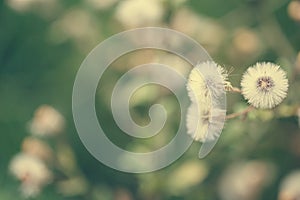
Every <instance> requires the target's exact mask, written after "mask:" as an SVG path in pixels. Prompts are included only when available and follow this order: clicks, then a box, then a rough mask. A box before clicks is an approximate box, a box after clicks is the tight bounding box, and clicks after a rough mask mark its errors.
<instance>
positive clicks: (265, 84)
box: [256, 76, 274, 92]
mask: <svg viewBox="0 0 300 200" xmlns="http://www.w3.org/2000/svg"><path fill="white" fill-rule="evenodd" d="M256 86H257V88H258V89H259V90H261V91H262V92H268V91H270V89H271V88H273V87H274V81H273V79H272V78H271V77H269V76H264V77H260V78H259V79H258V80H257V84H256Z"/></svg>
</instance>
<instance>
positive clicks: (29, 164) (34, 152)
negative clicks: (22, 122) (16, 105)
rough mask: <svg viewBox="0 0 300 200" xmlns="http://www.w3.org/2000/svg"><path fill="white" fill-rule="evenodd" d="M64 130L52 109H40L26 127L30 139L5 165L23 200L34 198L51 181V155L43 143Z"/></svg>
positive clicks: (56, 112)
mask: <svg viewBox="0 0 300 200" xmlns="http://www.w3.org/2000/svg"><path fill="white" fill-rule="evenodd" d="M63 127H64V118H63V116H62V115H61V114H60V113H59V112H58V111H57V110H56V109H54V108H53V107H51V106H48V105H43V106H40V107H39V108H38V109H37V110H36V111H35V114H34V117H33V119H32V120H31V122H30V124H29V131H30V132H31V134H32V135H31V136H28V137H26V138H25V139H24V140H23V143H22V151H21V152H20V153H18V154H17V155H15V156H14V157H13V158H12V160H11V162H10V165H9V170H10V172H11V174H12V175H14V176H15V177H16V179H18V180H19V181H20V182H21V187H20V190H21V192H22V194H23V196H24V197H35V196H37V195H38V194H39V193H40V191H41V190H42V189H43V188H44V187H45V186H46V185H47V184H49V183H51V182H52V181H53V173H52V170H51V167H52V166H53V161H54V152H53V149H52V148H51V147H50V145H49V144H48V143H47V142H46V141H45V139H47V137H46V136H48V137H50V136H56V135H57V134H58V133H60V132H62V130H63Z"/></svg>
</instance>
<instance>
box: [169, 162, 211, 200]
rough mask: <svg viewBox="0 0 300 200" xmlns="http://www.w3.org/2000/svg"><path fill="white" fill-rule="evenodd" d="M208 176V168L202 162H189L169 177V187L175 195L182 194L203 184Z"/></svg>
mask: <svg viewBox="0 0 300 200" xmlns="http://www.w3.org/2000/svg"><path fill="white" fill-rule="evenodd" d="M207 174H208V168H207V166H206V165H205V164H204V163H202V162H200V161H188V162H185V163H184V164H183V165H181V166H179V167H178V168H176V169H175V171H174V172H172V173H170V174H169V177H167V187H168V190H169V191H170V193H172V194H174V195H178V194H182V193H183V192H185V191H187V190H188V189H189V188H190V187H192V186H194V185H197V184H199V183H201V182H202V181H203V180H204V179H205V178H206V176H207Z"/></svg>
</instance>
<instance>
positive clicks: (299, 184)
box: [278, 170, 300, 200]
mask: <svg viewBox="0 0 300 200" xmlns="http://www.w3.org/2000/svg"><path fill="white" fill-rule="evenodd" d="M299 199H300V170H297V171H294V172H291V173H290V174H288V175H287V176H286V177H285V178H284V180H283V181H282V183H281V186H280V190H279V197H278V200H299Z"/></svg>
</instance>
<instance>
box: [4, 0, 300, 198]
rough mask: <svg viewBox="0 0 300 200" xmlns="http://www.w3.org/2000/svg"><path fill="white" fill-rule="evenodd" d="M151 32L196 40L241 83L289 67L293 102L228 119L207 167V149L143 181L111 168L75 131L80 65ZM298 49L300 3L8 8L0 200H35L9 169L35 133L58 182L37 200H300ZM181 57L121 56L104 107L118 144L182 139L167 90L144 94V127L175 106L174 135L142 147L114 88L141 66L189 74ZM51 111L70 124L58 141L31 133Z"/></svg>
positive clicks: (177, 0)
mask: <svg viewBox="0 0 300 200" xmlns="http://www.w3.org/2000/svg"><path fill="white" fill-rule="evenodd" d="M144 26H159V27H168V28H172V29H175V30H178V31H181V32H184V33H186V34H187V35H189V36H190V37H192V38H194V39H195V40H197V41H198V42H199V43H200V44H202V45H203V46H204V47H205V49H206V50H207V51H208V52H209V54H210V55H211V56H212V58H213V59H214V60H215V61H217V62H218V63H220V64H221V65H222V66H225V68H227V69H228V70H229V71H230V75H229V77H230V80H231V81H232V83H233V85H235V86H239V81H240V78H241V75H242V73H243V72H244V71H245V69H246V68H247V67H248V66H250V65H252V64H255V63H256V62H258V61H270V62H275V63H277V64H280V65H281V66H282V68H283V69H284V70H286V71H287V73H288V78H289V83H290V89H289V94H288V97H287V99H286V100H285V101H284V102H283V103H282V104H281V105H280V106H279V107H277V108H275V109H274V110H271V111H253V112H251V113H250V114H249V115H248V117H247V118H246V119H241V118H237V119H232V120H229V121H228V122H226V125H225V129H224V130H223V133H222V136H221V138H220V140H219V142H218V144H217V146H216V147H215V149H214V150H213V152H212V153H211V154H210V155H209V156H208V157H207V158H205V159H204V160H199V159H198V158H197V154H198V150H199V147H200V144H199V143H196V142H195V143H194V144H193V145H192V146H191V148H190V149H189V150H188V152H186V154H185V155H184V156H182V157H181V158H180V159H179V160H178V161H176V162H175V163H174V164H172V165H171V166H169V167H166V168H164V169H162V170H159V171H157V172H153V173H147V174H139V175H136V174H128V173H123V172H119V171H116V170H113V169H110V168H108V167H106V166H104V165H103V164H101V163H100V162H98V161H97V160H96V159H94V158H93V157H92V156H91V155H90V154H89V153H88V152H87V150H86V149H85V148H84V146H83V144H82V143H81V141H80V139H79V137H78V135H77V133H76V130H75V126H74V123H73V118H72V111H71V105H72V87H73V82H74V79H75V76H76V72H77V70H78V69H79V66H80V64H81V62H82V61H83V59H84V58H85V57H86V56H87V54H88V53H89V52H90V51H91V50H92V49H93V48H94V47H95V46H96V45H97V44H99V43H100V42H101V41H103V40H104V39H106V38H109V37H110V36H112V35H113V34H116V33H119V32H121V31H124V30H128V29H130V28H135V27H144ZM299 50H300V2H299V1H288V0H227V1H220V0H203V1H198V0H186V1H185V0H122V1H119V0H86V1H80V0H69V1H59V0H6V1H0V102H1V103H0V127H1V129H0V130H1V134H0V137H1V138H0V148H1V151H0V172H1V173H0V199H1V200H6V199H7V200H10V199H23V198H26V197H25V196H24V194H22V192H21V191H20V188H19V186H20V180H18V178H17V179H16V178H15V177H14V175H13V173H12V172H11V171H12V170H11V169H10V162H11V160H12V159H13V157H14V156H15V155H16V154H18V153H19V152H21V151H23V152H25V153H26V152H27V153H28V152H30V150H28V149H26V148H27V147H24V146H26V145H24V141H25V140H26V138H27V139H28V138H29V137H31V138H37V139H38V140H41V141H43V142H44V143H45V144H47V145H49V146H50V148H51V149H52V150H51V151H52V154H53V155H52V156H53V157H54V159H52V160H51V161H50V162H48V161H47V162H46V163H47V166H48V168H49V170H51V172H52V180H51V181H50V182H49V183H47V184H45V186H44V187H42V188H41V191H40V193H39V194H36V195H33V196H31V197H28V198H32V199H41V200H43V199H72V200H73V199H74V200H75V199H91V200H93V199H95V200H98V199H99V200H102V199H103V200H109V199H115V200H130V199H141V200H148V199H149V200H160V199H162V200H181V199H184V200H199V199H204V200H212V199H225V200H235V199H241V200H252V199H264V200H265V199H280V200H297V199H300V178H299V175H298V179H295V180H292V181H290V180H289V179H288V178H286V177H287V176H288V175H289V174H290V173H292V172H293V171H294V172H295V171H296V172H295V173H296V175H297V173H298V174H299V171H297V170H300V131H299V124H298V115H300V114H299V110H298V107H299V97H300V93H299V89H300V88H299V87H300V85H299V72H300V56H299V53H298V52H299ZM175 57H176V56H174V55H169V54H167V53H165V52H160V51H157V50H140V51H137V52H133V53H130V54H128V55H125V56H123V57H121V58H119V59H118V60H116V61H115V62H114V63H113V64H112V66H111V67H110V68H109V70H107V71H106V76H105V77H106V78H104V79H103V80H101V82H100V85H99V88H98V91H97V98H96V104H97V106H96V107H97V112H98V116H100V117H101V118H102V120H101V123H102V124H103V126H104V129H105V130H108V131H109V132H110V135H108V137H110V138H111V139H112V140H113V141H114V142H115V143H117V144H118V145H119V146H121V147H124V148H127V149H129V150H134V151H147V150H151V149H157V148H158V147H161V146H163V145H164V144H166V143H167V142H168V141H169V140H170V139H171V138H172V137H173V135H174V133H176V129H177V127H178V124H179V117H178V115H177V114H178V111H179V108H178V102H177V100H176V98H175V97H174V96H173V95H171V94H170V93H169V92H168V90H167V89H165V88H162V87H158V86H146V87H144V88H142V89H141V91H139V92H137V93H136V96H135V97H134V98H133V101H134V102H133V104H134V106H132V109H131V112H132V115H133V118H134V119H135V120H136V121H137V123H139V124H147V122H149V118H148V116H147V113H148V108H149V107H150V106H151V105H152V104H153V103H161V104H162V105H164V106H165V107H166V108H167V110H168V116H169V118H168V121H167V124H166V127H164V129H163V130H162V132H163V133H166V134H165V135H167V136H165V135H164V136H158V137H156V138H153V139H152V140H150V141H142V142H141V143H140V141H139V140H132V139H130V138H129V137H128V136H126V135H125V134H123V133H122V132H121V131H120V130H119V128H117V127H116V124H115V123H114V120H113V117H112V114H111V111H110V107H109V101H110V95H111V92H112V88H113V86H114V84H115V83H116V81H117V80H118V78H119V77H120V76H121V75H122V74H124V73H125V72H126V71H128V69H130V68H132V67H133V66H136V65H138V64H143V63H148V62H150V61H161V62H162V63H165V64H169V65H171V66H174V67H175V68H176V69H177V70H179V71H180V72H182V73H183V74H187V73H188V71H189V70H190V69H191V68H190V66H189V65H188V64H187V63H185V62H184V61H182V60H180V59H179V58H175ZM183 66H184V67H183ZM101 83H103V84H101ZM143 90H144V92H143ZM41 105H49V106H52V107H54V108H55V109H56V110H57V111H58V112H60V113H61V115H62V116H63V117H64V122H65V125H64V128H62V129H61V130H60V131H59V132H60V133H59V134H56V135H54V136H47V137H44V136H39V135H38V134H35V135H34V134H33V133H32V130H31V129H30V128H29V127H30V123H31V121H33V120H34V119H35V118H36V117H38V116H37V114H36V112H37V111H36V109H38V108H39V107H40V106H41ZM227 106H228V112H229V113H232V112H237V111H239V110H241V109H243V108H245V107H246V106H247V104H246V102H245V101H244V100H243V98H242V97H241V96H240V95H236V94H229V95H228V103H227ZM297 111H298V112H297ZM103 119H104V121H103ZM29 146H31V145H29ZM65 158H66V159H65ZM22 167H24V168H25V167H26V166H22ZM296 175H295V176H291V177H297V176H296ZM19 179H20V178H19ZM287 179H288V181H286V180H287ZM21 181H24V180H21ZM291 182H292V183H291ZM297 195H298V196H297Z"/></svg>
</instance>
